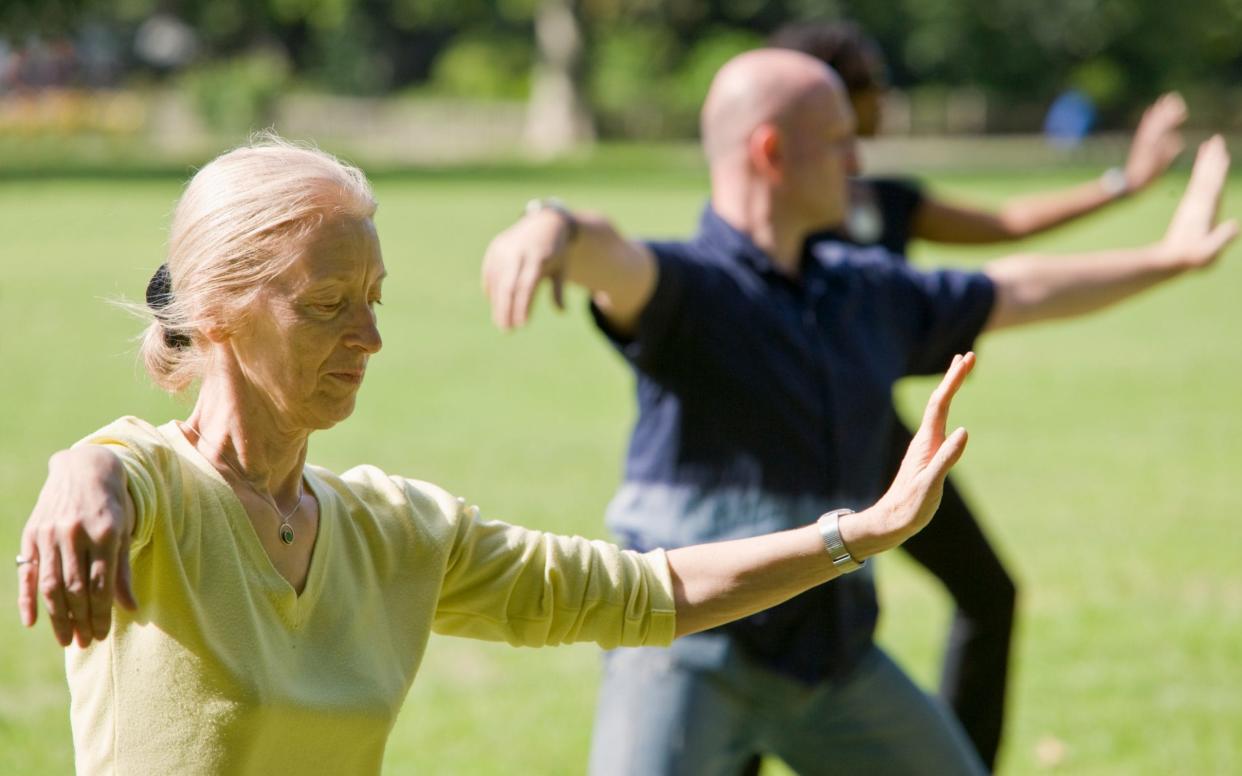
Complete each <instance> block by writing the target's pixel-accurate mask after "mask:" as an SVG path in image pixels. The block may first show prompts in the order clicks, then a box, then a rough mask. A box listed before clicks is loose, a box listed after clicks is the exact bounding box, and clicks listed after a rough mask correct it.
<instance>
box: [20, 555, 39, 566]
mask: <svg viewBox="0 0 1242 776" xmlns="http://www.w3.org/2000/svg"><path fill="white" fill-rule="evenodd" d="M15 561H16V564H15V565H18V566H25V565H27V564H30V565H34V566H37V565H39V561H38V559H37V558H27V557H26V556H25V555H18V556H17V557H16V558H15Z"/></svg>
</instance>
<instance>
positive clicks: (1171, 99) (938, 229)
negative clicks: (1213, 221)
mask: <svg viewBox="0 0 1242 776" xmlns="http://www.w3.org/2000/svg"><path fill="white" fill-rule="evenodd" d="M770 43H771V45H773V46H776V47H779V48H787V49H792V50H795V51H801V52H803V53H806V54H809V55H811V56H814V57H817V58H819V59H820V60H822V61H824V62H825V63H827V64H828V65H829V66H830V67H832V68H833V69H834V70H836V71H837V73H838V74H840V76H841V80H842V81H843V83H844V84H845V87H846V89H847V90H848V93H849V101H850V105H851V106H852V107H853V109H854V115H855V119H856V121H857V128H858V130H857V131H858V135H859V136H860V137H874V136H875V135H876V133H877V131H878V130H879V128H880V126H881V125H882V123H883V121H882V118H883V117H882V110H881V108H882V106H883V96H884V91H885V89H886V86H887V77H886V71H887V67H886V65H885V61H884V56H883V53H882V52H881V51H880V48H879V46H878V45H877V44H876V43H875V41H873V40H872V39H871V38H870V37H868V36H867V35H866V34H865V33H864V32H863V30H862V29H861V28H860V27H859V26H858V25H856V24H853V23H851V22H821V23H802V24H793V25H789V26H787V27H784V28H782V29H780V30H778V31H777V32H776V33H775V34H774V35H773V36H772V38H771V41H770ZM1185 119H1186V105H1185V103H1184V102H1183V101H1182V98H1181V97H1180V96H1179V95H1177V94H1166V95H1164V96H1163V97H1161V98H1160V99H1158V100H1157V101H1156V102H1155V103H1154V104H1152V105H1151V107H1149V108H1148V109H1147V111H1146V112H1145V113H1144V114H1143V117H1142V119H1141V121H1140V122H1139V126H1138V129H1137V131H1136V132H1135V133H1134V138H1133V141H1132V142H1131V145H1130V154H1129V157H1128V158H1127V160H1126V164H1125V167H1124V168H1113V169H1110V170H1108V171H1106V172H1105V173H1104V174H1103V175H1101V176H1100V177H1098V178H1096V179H1093V180H1089V181H1086V182H1084V183H1082V184H1079V185H1077V186H1073V187H1071V188H1067V189H1063V190H1057V191H1051V192H1046V193H1041V194H1036V195H1032V196H1024V197H1020V198H1017V199H1013V200H1010V201H1006V202H1004V203H1002V204H1001V205H1000V206H999V207H998V208H996V209H991V208H986V207H982V206H977V205H972V204H963V203H960V202H951V201H948V200H944V199H942V198H939V197H937V196H936V195H934V194H928V193H927V192H926V191H925V190H924V187H923V185H922V184H920V183H919V182H918V181H917V180H915V179H913V178H907V177H871V176H861V177H855V178H853V179H852V180H851V181H850V210H849V214H848V216H847V217H846V219H845V221H844V222H843V223H842V224H841V225H840V226H839V227H837V228H834V229H832V230H827V231H823V232H820V233H818V234H815V235H812V236H811V237H810V241H811V242H812V243H825V244H826V243H831V242H839V241H845V242H849V243H853V244H855V245H859V246H872V245H875V246H881V247H883V248H884V250H885V251H887V256H888V258H890V259H891V260H893V261H901V262H904V261H905V260H906V253H907V250H908V246H909V244H910V241H911V240H913V239H922V240H928V241H931V242H936V243H944V244H957V245H966V244H974V245H982V244H1001V243H1005V242H1010V241H1014V240H1019V239H1022V238H1025V237H1029V236H1031V235H1036V234H1040V233H1043V232H1046V231H1048V230H1050V229H1053V228H1055V227H1057V226H1060V225H1062V224H1066V223H1069V222H1071V221H1074V220H1076V219H1079V218H1082V217H1083V216H1086V215H1089V214H1091V213H1095V212H1098V211H1100V210H1102V209H1104V208H1106V207H1107V206H1109V205H1111V204H1113V203H1116V202H1119V201H1121V200H1123V199H1125V198H1126V197H1128V196H1130V195H1132V194H1135V193H1138V192H1141V191H1143V190H1144V189H1146V188H1147V187H1148V186H1150V185H1151V184H1152V183H1153V182H1154V181H1155V180H1157V179H1158V178H1159V177H1160V176H1161V175H1162V174H1163V173H1164V172H1165V170H1167V169H1168V167H1169V165H1170V163H1172V161H1173V160H1174V158H1176V157H1177V155H1178V153H1179V152H1180V151H1181V150H1182V139H1181V135H1180V132H1179V128H1180V127H1181V125H1182V123H1183V122H1184V121H1185ZM891 428H892V439H891V441H890V443H889V453H888V458H887V464H886V468H885V471H886V472H891V471H893V470H894V469H895V467H896V466H897V465H898V464H899V463H900V461H901V456H902V451H904V450H905V448H906V445H908V444H909V441H910V431H909V430H908V429H907V428H906V427H905V426H904V425H903V424H902V423H901V422H900V421H899V420H897V419H896V416H895V414H894V420H893V421H892V422H891ZM904 549H905V550H906V552H908V553H909V554H910V556H911V557H912V558H914V560H915V561H917V562H918V563H919V564H920V565H922V566H923V567H924V568H926V569H927V570H928V571H930V572H931V573H932V574H933V575H934V576H935V577H936V578H937V579H939V580H940V582H941V583H942V584H943V585H944V587H945V590H947V591H948V593H949V595H950V596H951V597H952V599H953V603H954V606H955V611H954V615H953V623H952V626H951V628H950V632H949V638H948V646H947V649H946V650H945V656H944V662H943V671H942V674H941V682H940V695H941V697H942V698H943V699H944V701H945V702H946V703H947V704H948V705H949V706H950V707H951V708H952V709H953V711H954V713H955V714H956V715H957V718H958V720H960V721H961V723H962V726H963V727H964V728H965V729H966V733H967V734H968V735H969V736H970V739H971V741H972V742H973V743H974V746H975V748H976V749H977V750H978V752H979V755H980V757H982V758H983V761H984V762H985V763H987V764H988V765H989V766H993V765H994V764H995V762H996V755H997V751H998V750H999V747H1000V741H1001V732H1002V726H1003V720H1004V710H1005V691H1006V685H1007V679H1008V670H1009V655H1010V640H1011V635H1012V631H1013V626H1014V614H1015V605H1016V600H1017V588H1016V586H1015V584H1014V581H1013V579H1012V578H1011V577H1010V575H1009V574H1008V573H1007V572H1006V570H1005V567H1004V564H1003V563H1002V562H1001V560H1000V558H999V557H998V556H997V554H996V552H995V551H994V550H993V548H992V547H991V545H990V544H989V543H988V540H987V537H986V536H985V535H984V533H983V531H982V529H981V527H980V525H979V521H978V520H977V518H976V517H975V515H974V513H973V512H972V510H971V509H970V507H969V505H968V504H967V502H966V500H965V498H964V497H963V496H962V493H961V491H960V490H959V489H958V488H957V486H956V485H955V484H954V482H953V480H952V479H950V480H949V482H948V484H947V485H946V486H945V494H944V500H943V501H942V502H941V505H940V513H939V516H938V518H937V520H936V522H935V524H934V525H933V527H932V529H931V530H929V531H924V532H922V533H921V534H919V536H917V537H916V538H915V539H914V540H913V541H911V542H909V543H907V544H906V545H905V546H904Z"/></svg>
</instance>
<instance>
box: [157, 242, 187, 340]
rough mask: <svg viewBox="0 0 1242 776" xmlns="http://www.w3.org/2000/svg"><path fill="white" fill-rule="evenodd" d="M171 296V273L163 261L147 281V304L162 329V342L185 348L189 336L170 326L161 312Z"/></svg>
mask: <svg viewBox="0 0 1242 776" xmlns="http://www.w3.org/2000/svg"><path fill="white" fill-rule="evenodd" d="M172 298H173V294H172V275H170V274H169V272H168V264H167V263H164V264H161V265H160V267H159V269H157V270H156V271H155V274H154V275H152V276H151V280H150V281H149V282H148V283H147V306H148V307H150V308H151V310H152V311H154V312H155V318H156V320H158V321H159V323H160V327H161V328H163V330H164V344H165V345H167V346H168V347H170V348H187V347H189V346H190V338H189V337H187V336H186V335H185V333H184V332H180V331H176V330H175V329H173V328H171V327H170V326H169V325H168V320H167V318H166V317H165V316H164V315H162V314H161V313H162V312H163V310H164V308H166V307H168V305H169V304H171V303H172Z"/></svg>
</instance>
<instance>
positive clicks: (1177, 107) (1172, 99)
mask: <svg viewBox="0 0 1242 776" xmlns="http://www.w3.org/2000/svg"><path fill="white" fill-rule="evenodd" d="M1148 110H1149V112H1152V113H1153V114H1154V115H1155V116H1157V117H1159V118H1160V120H1161V121H1160V123H1161V124H1162V125H1163V126H1164V127H1166V128H1169V129H1172V128H1174V127H1178V126H1180V125H1181V124H1182V123H1184V122H1185V121H1186V118H1187V116H1188V115H1189V111H1188V110H1187V109H1186V101H1185V100H1184V99H1182V95H1181V94H1179V93H1177V92H1168V93H1166V94H1163V95H1161V96H1160V98H1159V99H1158V100H1156V101H1155V102H1154V103H1152V106H1151V108H1149V109H1148Z"/></svg>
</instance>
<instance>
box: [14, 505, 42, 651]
mask: <svg viewBox="0 0 1242 776" xmlns="http://www.w3.org/2000/svg"><path fill="white" fill-rule="evenodd" d="M21 548H22V549H21V553H22V557H23V558H26V559H27V560H29V561H31V562H30V563H23V564H22V565H20V566H18V567H17V613H18V615H19V616H20V617H21V620H22V625H23V626H25V627H27V628H29V627H30V626H32V625H34V624H35V620H37V619H38V618H39V601H38V597H37V593H36V591H37V590H38V583H39V550H38V548H37V545H36V544H35V541H34V537H33V535H32V533H31V530H30V528H29V527H27V528H26V530H24V531H22V541H21Z"/></svg>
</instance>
